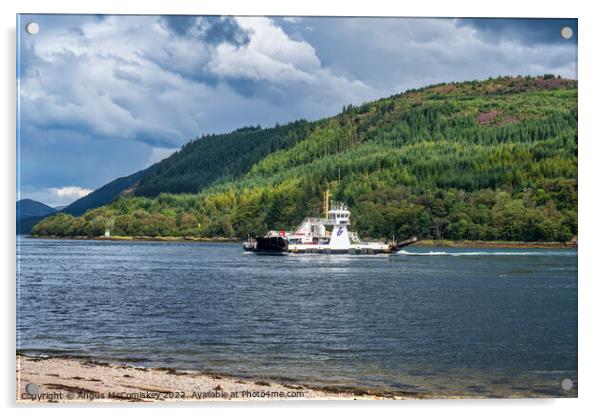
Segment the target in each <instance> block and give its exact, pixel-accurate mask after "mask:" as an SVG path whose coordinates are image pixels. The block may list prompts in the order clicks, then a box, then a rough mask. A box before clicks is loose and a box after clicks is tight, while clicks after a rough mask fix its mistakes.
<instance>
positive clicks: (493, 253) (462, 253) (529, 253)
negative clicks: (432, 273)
mask: <svg viewBox="0 0 602 416" xmlns="http://www.w3.org/2000/svg"><path fill="white" fill-rule="evenodd" d="M396 255H398V256H451V257H460V256H574V255H577V253H576V252H572V251H568V250H567V251H566V252H557V251H539V252H534V251H458V252H452V251H429V252H410V251H405V250H401V251H398V252H397V253H396Z"/></svg>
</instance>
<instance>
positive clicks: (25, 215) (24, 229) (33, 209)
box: [17, 199, 57, 234]
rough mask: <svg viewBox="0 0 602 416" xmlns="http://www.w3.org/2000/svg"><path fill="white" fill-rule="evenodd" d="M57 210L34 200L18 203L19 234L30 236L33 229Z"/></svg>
mask: <svg viewBox="0 0 602 416" xmlns="http://www.w3.org/2000/svg"><path fill="white" fill-rule="evenodd" d="M56 212H57V210H56V209H54V208H52V207H49V206H48V205H46V204H43V203H41V202H38V201H34V200H33V199H21V200H19V201H17V234H29V233H30V231H31V228H32V227H33V226H34V225H35V224H37V223H38V222H40V221H41V220H42V219H43V218H45V217H48V216H50V215H53V214H56Z"/></svg>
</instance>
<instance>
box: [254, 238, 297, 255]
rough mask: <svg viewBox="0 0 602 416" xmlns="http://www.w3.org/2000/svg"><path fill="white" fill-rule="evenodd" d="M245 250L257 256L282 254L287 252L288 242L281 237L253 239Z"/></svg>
mask: <svg viewBox="0 0 602 416" xmlns="http://www.w3.org/2000/svg"><path fill="white" fill-rule="evenodd" d="M245 250H246V251H251V252H253V253H257V254H283V253H286V252H287V251H288V242H287V241H286V240H285V239H284V238H282V237H255V238H254V239H253V240H252V241H251V244H249V245H248V246H245Z"/></svg>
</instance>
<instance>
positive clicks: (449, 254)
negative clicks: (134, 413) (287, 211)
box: [17, 236, 577, 397]
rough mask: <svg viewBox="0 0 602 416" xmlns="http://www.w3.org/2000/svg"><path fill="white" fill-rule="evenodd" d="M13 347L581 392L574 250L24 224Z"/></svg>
mask: <svg viewBox="0 0 602 416" xmlns="http://www.w3.org/2000/svg"><path fill="white" fill-rule="evenodd" d="M17 350H18V351H21V352H24V353H27V354H39V355H50V356H52V355H67V356H73V357H81V358H84V357H85V358H90V359H94V360H98V361H109V362H120V363H126V364H131V365H138V366H148V367H171V368H178V369H195V370H201V371H208V372H215V373H223V374H230V375H235V376H238V377H249V378H252V379H261V380H274V381H281V382H298V383H305V384H310V385H318V386H320V385H337V386H355V387H361V388H372V389H377V390H383V391H413V392H423V393H426V394H431V395H434V396H475V395H477V396H485V397H540V396H543V397H548V396H554V397H574V396H576V395H577V251H576V250H573V249H558V250H554V249H497V248H496V249H460V248H445V249H443V248H430V247H429V248H419V247H408V248H406V249H405V250H404V251H402V252H401V253H398V254H396V255H391V256H386V255H375V256H351V255H350V256H347V255H336V256H335V255H333V256H328V255H319V254H315V255H284V256H260V255H255V254H249V253H244V252H243V250H242V245H241V244H229V243H223V244H222V243H197V242H190V243H172V242H169V243H165V242H138V241H85V240H50V239H33V238H25V237H23V236H18V238H17ZM567 378H568V379H570V380H572V381H573V383H574V388H573V389H571V390H569V391H566V390H563V389H562V388H561V382H562V380H565V379H567Z"/></svg>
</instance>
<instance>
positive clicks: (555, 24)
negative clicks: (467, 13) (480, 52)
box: [458, 18, 578, 44]
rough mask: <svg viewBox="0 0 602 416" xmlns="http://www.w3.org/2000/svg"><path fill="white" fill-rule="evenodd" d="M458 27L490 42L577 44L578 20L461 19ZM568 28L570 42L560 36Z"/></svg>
mask: <svg viewBox="0 0 602 416" xmlns="http://www.w3.org/2000/svg"><path fill="white" fill-rule="evenodd" d="M458 26H459V27H462V26H471V27H474V28H475V29H477V30H478V31H479V33H480V34H481V36H482V37H483V38H484V39H486V40H487V41H489V42H492V43H498V42H500V41H503V40H512V41H520V42H524V43H528V44H566V43H568V42H570V43H577V32H578V30H577V29H578V27H577V26H578V24H577V19H527V18H525V19H496V18H480V19H479V18H477V19H475V18H470V19H459V20H458ZM565 26H568V27H570V28H571V29H572V30H573V37H572V38H571V39H569V40H567V39H564V38H563V37H562V36H560V30H561V29H562V28H563V27H565Z"/></svg>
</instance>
